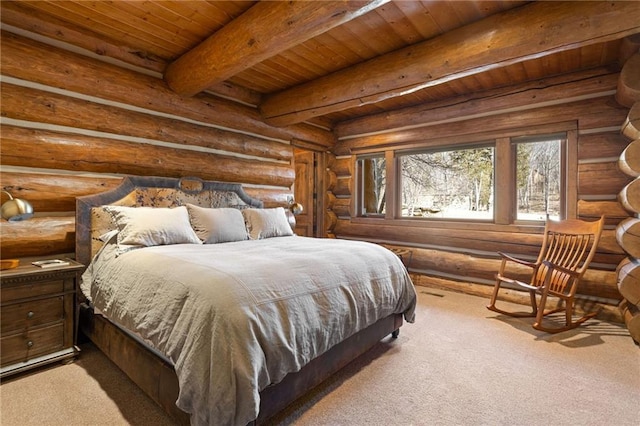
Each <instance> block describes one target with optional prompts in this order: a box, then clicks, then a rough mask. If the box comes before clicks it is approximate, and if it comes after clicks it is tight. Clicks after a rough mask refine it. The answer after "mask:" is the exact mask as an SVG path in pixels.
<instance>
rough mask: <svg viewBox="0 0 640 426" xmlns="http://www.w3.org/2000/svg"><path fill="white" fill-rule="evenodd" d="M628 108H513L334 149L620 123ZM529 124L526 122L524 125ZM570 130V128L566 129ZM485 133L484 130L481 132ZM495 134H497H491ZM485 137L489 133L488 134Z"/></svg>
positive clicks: (601, 104) (611, 104)
mask: <svg viewBox="0 0 640 426" xmlns="http://www.w3.org/2000/svg"><path fill="white" fill-rule="evenodd" d="M626 114H627V109H626V108H625V107H623V106H621V105H619V104H618V103H617V102H616V101H615V99H614V98H613V96H607V97H601V98H595V99H587V100H580V101H575V102H571V103H567V104H563V105H554V106H549V107H540V108H534V109H529V110H522V111H512V112H509V113H504V114H499V115H495V116H489V117H482V118H471V119H467V120H463V121H459V122H456V124H455V125H451V124H450V123H445V124H435V125H432V126H429V127H421V128H412V129H405V130H399V131H396V132H392V133H389V134H380V135H371V136H363V137H357V138H352V139H346V140H343V141H341V142H340V143H339V144H337V145H336V146H335V147H334V148H333V153H334V154H336V155H340V156H341V155H349V154H352V153H353V152H354V151H357V150H358V149H363V148H364V149H368V150H370V149H372V148H375V147H389V146H393V147H396V146H397V147H408V148H416V147H424V148H428V147H430V146H441V145H451V144H455V143H456V142H457V143H460V142H462V141H477V140H478V139H477V138H478V137H479V136H478V135H479V132H483V133H490V132H491V133H493V132H496V133H499V134H504V136H515V135H514V129H523V127H525V126H526V127H527V128H531V127H534V126H544V125H548V124H549V123H564V122H567V123H568V122H573V123H575V121H576V120H579V126H580V127H579V128H580V130H584V129H592V128H603V127H611V126H619V125H620V123H621V122H622V121H624V117H625V116H626ZM525 123H526V124H525ZM567 130H569V129H567ZM481 135H482V133H481ZM492 136H493V137H498V136H496V135H492ZM485 137H486V136H485ZM616 193H617V191H616Z"/></svg>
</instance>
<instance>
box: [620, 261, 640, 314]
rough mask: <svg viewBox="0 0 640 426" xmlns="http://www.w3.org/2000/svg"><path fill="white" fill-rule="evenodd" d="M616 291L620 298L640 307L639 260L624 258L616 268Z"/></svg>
mask: <svg viewBox="0 0 640 426" xmlns="http://www.w3.org/2000/svg"><path fill="white" fill-rule="evenodd" d="M616 274H617V277H618V290H619V291H620V294H621V295H622V297H624V298H625V299H627V300H628V301H629V302H631V303H632V304H634V305H640V260H639V259H632V258H630V257H627V258H625V259H624V260H623V261H622V262H620V263H619V264H618V267H617V268H616Z"/></svg>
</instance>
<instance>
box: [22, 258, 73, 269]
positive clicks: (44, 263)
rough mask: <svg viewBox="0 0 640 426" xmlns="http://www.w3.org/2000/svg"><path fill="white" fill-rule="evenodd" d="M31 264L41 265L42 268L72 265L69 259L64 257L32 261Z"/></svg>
mask: <svg viewBox="0 0 640 426" xmlns="http://www.w3.org/2000/svg"><path fill="white" fill-rule="evenodd" d="M31 264H32V265H35V266H39V267H41V268H53V267H56V266H65V265H70V263H69V262H68V261H66V260H62V259H47V260H36V261H35V262H31Z"/></svg>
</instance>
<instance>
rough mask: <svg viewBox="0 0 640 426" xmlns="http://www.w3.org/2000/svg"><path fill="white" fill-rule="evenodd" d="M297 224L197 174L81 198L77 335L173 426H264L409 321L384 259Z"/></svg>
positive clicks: (402, 287) (398, 281)
mask: <svg viewBox="0 0 640 426" xmlns="http://www.w3.org/2000/svg"><path fill="white" fill-rule="evenodd" d="M185 218H186V219H185ZM239 218H241V219H239ZM240 223H241V224H242V226H241V225H240ZM221 224H222V225H221ZM293 225H295V219H294V218H293V216H292V215H291V214H290V213H289V212H288V211H287V210H285V209H283V208H282V207H280V208H271V209H264V208H263V203H262V202H261V201H259V200H256V199H254V198H251V197H249V196H248V195H247V194H246V193H245V192H244V190H243V189H242V186H241V185H239V184H230V183H222V182H212V181H202V180H199V179H196V178H186V179H172V178H159V177H135V176H130V177H125V178H124V179H123V181H122V183H121V184H120V186H118V187H117V188H115V189H113V190H111V191H107V192H105V193H102V194H97V195H92V196H86V197H80V198H78V199H77V208H76V260H78V261H79V262H81V263H83V264H85V265H87V268H86V271H85V272H84V273H83V275H82V280H81V284H80V288H81V290H82V291H81V294H80V295H79V303H78V306H79V327H80V330H81V332H82V334H83V335H84V336H86V337H87V338H89V339H90V340H91V341H92V342H93V343H94V344H95V345H96V346H97V347H98V348H99V349H100V350H102V351H103V352H104V353H105V354H106V355H107V356H108V357H109V358H110V359H111V360H112V361H113V362H114V363H115V364H116V365H118V366H119V367H120V368H121V369H122V370H123V371H124V372H125V373H127V375H129V377H130V378H131V379H132V380H133V381H134V382H135V383H136V384H138V385H139V386H140V387H141V389H142V390H143V391H145V393H147V394H148V395H149V396H150V397H151V398H152V399H153V400H154V401H156V402H157V403H158V404H160V405H161V406H162V407H163V408H164V409H165V411H167V413H168V414H169V415H171V416H172V417H173V418H174V419H175V420H176V421H177V422H179V423H183V424H187V423H191V424H196V425H197V424H237V425H244V424H259V423H263V422H264V421H266V420H268V419H269V418H271V417H272V416H273V415H275V414H276V413H278V412H279V411H280V410H282V409H284V408H285V407H286V406H287V405H288V404H290V403H291V402H293V401H294V400H295V399H297V398H299V397H300V396H302V395H303V394H304V393H306V392H307V391H308V390H310V389H311V388H313V387H314V386H316V385H317V384H319V383H320V382H321V381H322V380H324V379H326V378H327V377H328V376H330V375H331V374H333V373H334V372H335V371H337V370H338V369H340V368H342V367H343V366H344V365H346V364H347V363H349V362H350V361H351V360H353V359H355V358H356V357H358V356H359V355H361V354H362V353H364V352H365V351H366V350H368V349H369V348H371V347H372V346H373V345H375V344H376V343H377V342H378V341H379V340H380V339H382V338H384V337H385V336H388V335H389V334H392V335H393V337H397V336H398V330H399V328H400V326H401V325H402V323H403V319H404V320H405V321H408V322H413V321H414V310H415V303H416V295H415V290H414V288H413V284H412V283H411V279H410V278H409V275H408V272H407V271H406V269H405V268H404V266H403V264H402V262H401V260H400V259H399V258H398V257H397V256H395V255H394V254H393V253H392V252H390V251H389V250H387V249H385V248H383V247H381V246H379V245H376V244H372V243H365V242H358V241H348V240H336V239H317V238H307V237H300V236H296V235H294V234H293V232H292V229H293ZM243 232H244V234H243Z"/></svg>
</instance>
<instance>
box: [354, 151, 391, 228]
mask: <svg viewBox="0 0 640 426" xmlns="http://www.w3.org/2000/svg"><path fill="white" fill-rule="evenodd" d="M386 167H387V162H386V161H385V157H384V155H381V154H378V155H372V156H366V157H361V158H358V160H357V170H358V183H359V187H358V199H359V202H358V205H359V206H360V207H359V210H360V211H359V213H358V215H359V216H382V215H384V213H385V209H386V205H385V199H386V175H387V171H386Z"/></svg>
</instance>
